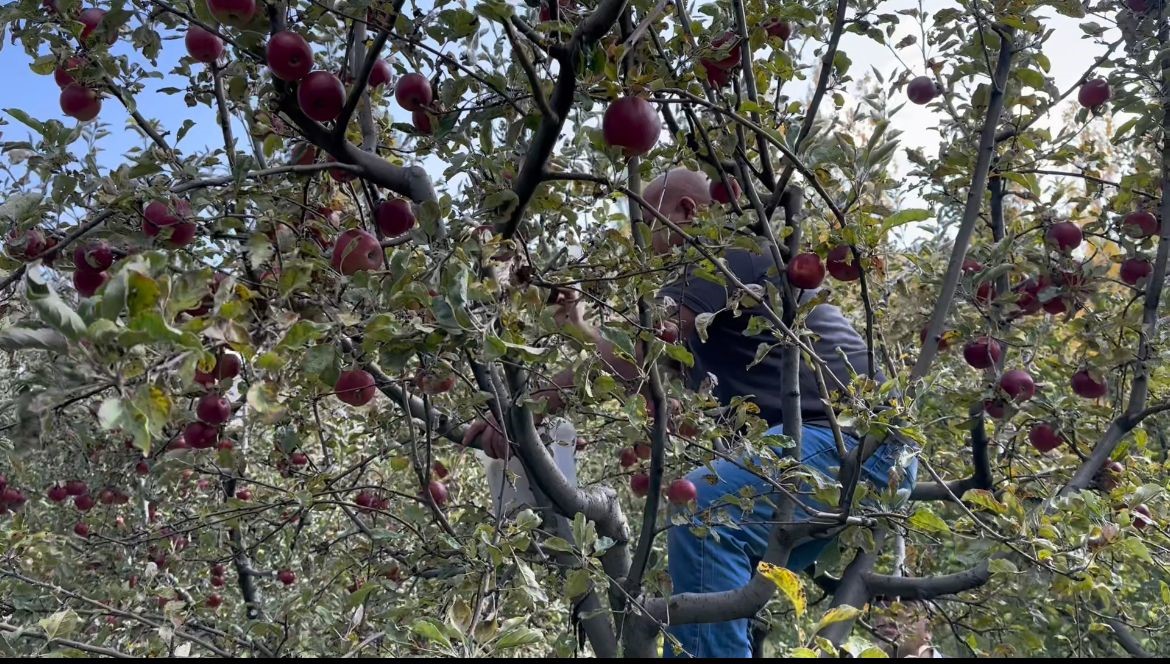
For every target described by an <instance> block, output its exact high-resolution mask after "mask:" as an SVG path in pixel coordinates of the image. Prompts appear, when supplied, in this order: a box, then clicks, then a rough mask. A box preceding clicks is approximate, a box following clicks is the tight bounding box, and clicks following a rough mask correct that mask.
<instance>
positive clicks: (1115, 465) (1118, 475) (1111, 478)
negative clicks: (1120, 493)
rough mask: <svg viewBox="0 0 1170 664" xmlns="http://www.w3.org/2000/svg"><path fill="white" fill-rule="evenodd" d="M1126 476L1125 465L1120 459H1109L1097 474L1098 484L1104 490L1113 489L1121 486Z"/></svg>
mask: <svg viewBox="0 0 1170 664" xmlns="http://www.w3.org/2000/svg"><path fill="white" fill-rule="evenodd" d="M1123 477H1125V466H1124V465H1122V464H1121V462H1120V461H1112V460H1111V461H1108V462H1106V464H1105V465H1104V466H1103V467H1102V468H1101V471H1100V472H1099V473H1098V474H1097V486H1099V487H1100V488H1101V489H1102V490H1103V491H1112V490H1114V489H1116V488H1117V487H1119V486H1121V480H1122V478H1123Z"/></svg>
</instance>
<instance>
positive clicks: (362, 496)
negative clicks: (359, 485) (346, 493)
mask: <svg viewBox="0 0 1170 664" xmlns="http://www.w3.org/2000/svg"><path fill="white" fill-rule="evenodd" d="M440 479H441V478H440ZM353 502H354V504H356V505H357V506H358V507H360V508H362V509H370V508H372V507H373V506H374V494H372V493H370V492H369V491H359V492H358V495H357V496H356V497H355V498H354V499H353Z"/></svg>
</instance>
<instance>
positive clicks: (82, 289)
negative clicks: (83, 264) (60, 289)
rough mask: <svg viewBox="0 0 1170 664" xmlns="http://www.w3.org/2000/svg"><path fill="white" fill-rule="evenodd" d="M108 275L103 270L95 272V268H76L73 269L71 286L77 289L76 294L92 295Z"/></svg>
mask: <svg viewBox="0 0 1170 664" xmlns="http://www.w3.org/2000/svg"><path fill="white" fill-rule="evenodd" d="M108 278H109V275H108V274H106V273H105V272H97V271H95V270H88V269H85V268H78V269H76V270H74V271H73V287H74V288H75V289H77V294H78V295H80V296H82V297H93V295H94V293H97V292H98V289H99V288H101V287H102V286H103V285H104V284H105V283H106V280H107V279H108Z"/></svg>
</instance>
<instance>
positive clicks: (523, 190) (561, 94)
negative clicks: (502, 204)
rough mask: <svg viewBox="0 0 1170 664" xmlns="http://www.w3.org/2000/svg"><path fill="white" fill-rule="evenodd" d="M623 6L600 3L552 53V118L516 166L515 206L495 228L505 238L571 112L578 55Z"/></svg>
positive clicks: (611, 0) (610, 0)
mask: <svg viewBox="0 0 1170 664" xmlns="http://www.w3.org/2000/svg"><path fill="white" fill-rule="evenodd" d="M552 4H556V3H552ZM625 6H626V0H601V2H600V3H599V4H598V5H597V9H594V10H593V12H592V13H590V14H589V16H588V17H586V18H585V20H584V21H582V22H581V24H580V26H578V28H577V30H576V32H574V33H573V38H572V39H571V40H570V41H569V43H568V44H567V45H563V46H561V47H559V48H557V49H556V50H554V54H555V55H556V57H557V60H559V61H560V73H559V74H557V82H556V85H555V86H554V87H553V95H552V99H551V100H550V104H549V108H550V110H551V111H552V115H551V116H550V115H545V116H544V117H542V118H541V120H540V126H539V127H538V128H537V129H536V134H535V135H534V136H533V137H532V142H531V143H530V144H529V146H528V152H527V154H526V155H525V156H524V162H523V163H522V164H521V166H520V173H519V174H517V176H516V180H515V182H514V183H513V185H512V191H513V192H515V194H516V197H517V199H518V200H517V202H516V206H515V208H514V209H513V210H512V214H511V215H509V217H508V218H507V219H506V220H504V221H502V222H500V223H499V224H498V225H497V227H496V229H497V231H498V232H499V233H500V234H501V235H503V236H504V237H505V238H511V237H512V236H513V235H515V234H516V229H517V228H519V226H520V220H521V219H523V218H524V212H525V210H527V208H528V203H529V202H530V201H531V200H532V197H533V195H534V194H535V193H536V188H537V187H538V186H540V183H541V181H542V175H543V173H544V166H545V164H546V163H547V162H548V158H549V156H550V155H551V154H552V151H553V148H554V147H555V146H556V143H557V139H559V138H560V135H561V128H562V127H563V126H564V124H565V118H567V117H568V115H569V111H570V110H571V109H572V108H573V95H574V94H575V93H576V91H577V68H578V66H579V65H580V62H581V54H582V52H583V51H584V50H585V49H586V48H588V47H591V46H592V45H593V44H594V43H595V42H597V40H599V39H601V37H602V36H604V35H605V33H606V32H609V29H610V28H612V27H613V25H614V23H617V20H618V16H620V15H621V12H622V10H623V9H624V8H625ZM534 92H539V90H536V91H534Z"/></svg>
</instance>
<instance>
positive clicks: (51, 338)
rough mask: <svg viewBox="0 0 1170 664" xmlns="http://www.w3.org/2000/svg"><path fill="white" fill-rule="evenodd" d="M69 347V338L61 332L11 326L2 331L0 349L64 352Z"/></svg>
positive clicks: (0, 333) (9, 350) (0, 332)
mask: <svg viewBox="0 0 1170 664" xmlns="http://www.w3.org/2000/svg"><path fill="white" fill-rule="evenodd" d="M68 347H69V340H68V339H66V338H65V336H64V335H63V334H61V333H60V332H58V331H56V330H51V329H49V328H38V329H31V328H27V327H10V328H8V329H6V330H3V331H0V350H6V351H8V352H10V353H11V352H13V351H18V350H32V349H38V350H51V351H54V352H58V353H63V352H65V351H66V350H67V349H68Z"/></svg>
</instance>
